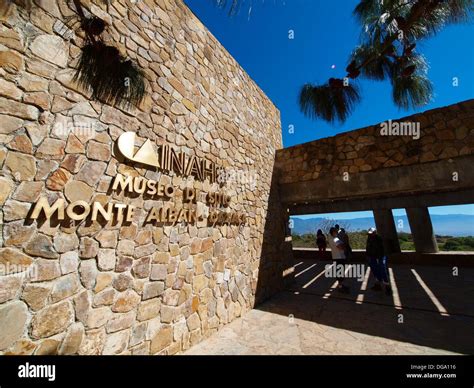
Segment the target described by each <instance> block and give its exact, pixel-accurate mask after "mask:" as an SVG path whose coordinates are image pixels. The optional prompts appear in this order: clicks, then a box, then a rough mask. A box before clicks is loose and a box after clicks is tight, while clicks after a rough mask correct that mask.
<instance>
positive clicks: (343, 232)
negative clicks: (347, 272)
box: [337, 228, 352, 260]
mask: <svg viewBox="0 0 474 388" xmlns="http://www.w3.org/2000/svg"><path fill="white" fill-rule="evenodd" d="M337 237H338V238H339V239H340V240H341V241H342V242H343V243H344V254H345V256H346V259H347V260H350V259H351V257H352V248H351V244H350V241H349V235H348V234H347V233H346V230H345V229H344V228H341V229H340V230H339V232H338V233H337Z"/></svg>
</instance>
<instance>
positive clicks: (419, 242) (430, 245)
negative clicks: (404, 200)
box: [406, 207, 438, 253]
mask: <svg viewBox="0 0 474 388" xmlns="http://www.w3.org/2000/svg"><path fill="white" fill-rule="evenodd" d="M406 212H407V216H408V222H409V223H410V229H411V233H412V235H413V241H414V242H415V250H416V252H418V253H436V252H438V243H437V242H436V237H435V234H434V232H433V225H432V224H431V217H430V213H429V212H428V209H427V208H426V207H412V208H410V207H409V208H406Z"/></svg>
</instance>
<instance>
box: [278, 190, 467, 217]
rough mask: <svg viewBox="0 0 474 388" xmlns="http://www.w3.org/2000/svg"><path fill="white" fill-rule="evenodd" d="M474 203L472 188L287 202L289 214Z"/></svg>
mask: <svg viewBox="0 0 474 388" xmlns="http://www.w3.org/2000/svg"><path fill="white" fill-rule="evenodd" d="M464 204H474V189H465V190H459V191H448V192H443V191H438V192H433V193H425V194H422V193H414V194H406V195H401V196H392V197H374V198H367V199H360V198H354V199H351V198H347V199H341V200H334V201H319V202H316V203H309V202H308V203H307V204H304V203H300V204H297V205H296V206H295V205H293V204H287V205H286V206H287V208H288V209H289V211H290V214H291V215H303V214H324V213H343V212H355V211H365V210H378V209H405V208H407V207H431V206H449V205H464Z"/></svg>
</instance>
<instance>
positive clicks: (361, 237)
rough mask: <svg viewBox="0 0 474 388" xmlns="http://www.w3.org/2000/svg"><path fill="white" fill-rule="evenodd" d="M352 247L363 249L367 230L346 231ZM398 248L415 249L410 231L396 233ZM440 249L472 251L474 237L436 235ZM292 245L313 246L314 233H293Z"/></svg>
mask: <svg viewBox="0 0 474 388" xmlns="http://www.w3.org/2000/svg"><path fill="white" fill-rule="evenodd" d="M348 234H349V240H350V242H351V246H352V249H365V244H366V241H367V231H365V230H362V231H357V232H348ZM398 240H399V241H400V248H401V249H402V250H403V251H413V250H415V245H414V243H413V237H412V235H411V234H410V233H398ZM436 240H437V241H438V246H439V250H440V251H474V237H472V236H471V237H452V236H436ZM293 246H294V247H296V248H315V247H316V236H315V235H314V234H303V235H293Z"/></svg>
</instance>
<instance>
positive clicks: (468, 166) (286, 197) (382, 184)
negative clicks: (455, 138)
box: [280, 155, 474, 205]
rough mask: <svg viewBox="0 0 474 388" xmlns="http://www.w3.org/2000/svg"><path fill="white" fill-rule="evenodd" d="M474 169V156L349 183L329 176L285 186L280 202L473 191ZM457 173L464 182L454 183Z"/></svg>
mask: <svg viewBox="0 0 474 388" xmlns="http://www.w3.org/2000/svg"><path fill="white" fill-rule="evenodd" d="M473 165H474V155H465V156H461V157H457V158H454V159H443V160H439V161H435V162H430V163H421V164H412V165H408V166H401V167H390V168H382V169H379V170H375V171H369V172H361V173H357V174H351V175H350V176H349V180H348V181H345V180H344V179H343V176H342V174H326V175H325V176H322V177H320V178H318V179H315V180H309V181H303V182H296V183H288V184H281V185H280V198H281V201H282V203H284V204H286V205H294V204H305V203H317V202H320V201H328V200H335V201H340V200H344V199H347V198H350V199H351V200H356V199H361V200H363V199H368V198H380V197H390V196H395V195H396V196H404V195H409V194H416V193H420V194H421V193H427V192H430V191H433V192H438V191H458V190H467V189H473V188H474V184H473V182H474V169H473V168H472V166H473ZM454 172H458V173H459V174H460V175H461V176H462V179H459V180H458V181H453V173H454ZM280 173H282V172H280Z"/></svg>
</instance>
